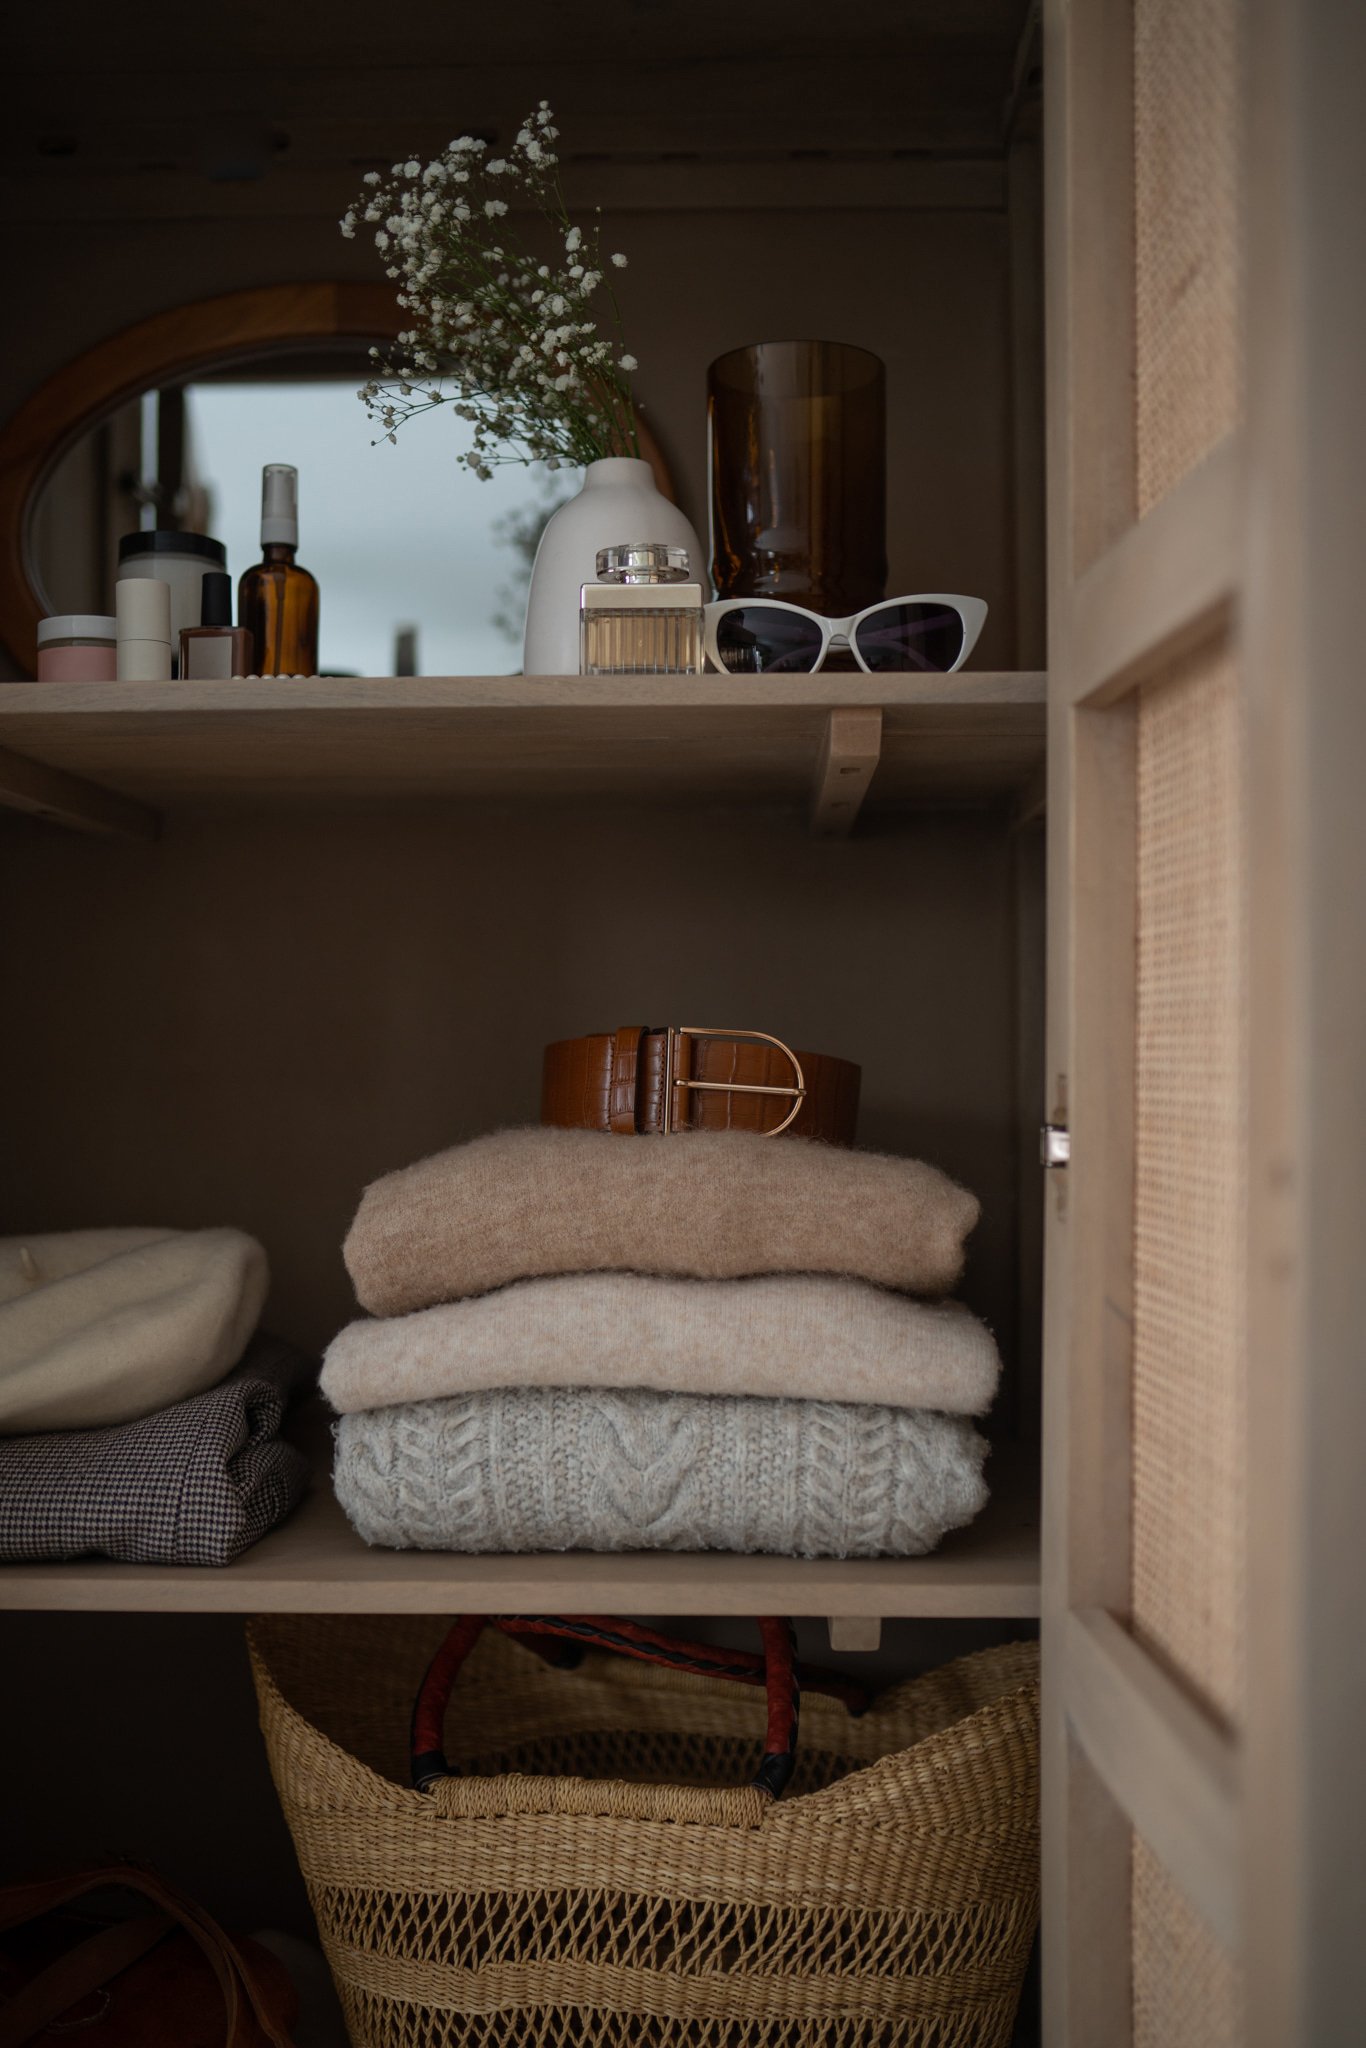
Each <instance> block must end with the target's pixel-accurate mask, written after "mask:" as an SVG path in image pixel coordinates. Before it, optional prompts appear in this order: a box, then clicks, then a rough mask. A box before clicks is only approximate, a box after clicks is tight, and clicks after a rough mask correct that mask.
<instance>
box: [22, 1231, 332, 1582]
mask: <svg viewBox="0 0 1366 2048" xmlns="http://www.w3.org/2000/svg"><path fill="white" fill-rule="evenodd" d="M268 1284H269V1273H268V1269H267V1266H266V1255H265V1253H264V1252H263V1251H262V1249H261V1247H260V1245H259V1244H258V1243H257V1242H256V1240H255V1239H254V1238H251V1237H248V1236H246V1235H245V1234H244V1233H243V1232H242V1231H240V1230H226V1229H224V1230H191V1231H183V1230H182V1231H167V1230H74V1231H64V1232H61V1233H58V1234H54V1235H41V1236H39V1235H34V1236H30V1237H25V1238H0V1558H3V1559H8V1560H11V1561H15V1560H21V1559H22V1560H37V1559H44V1558H71V1557H80V1556H83V1555H86V1554H88V1553H91V1552H94V1553H98V1554H103V1555H106V1556H109V1557H116V1558H121V1559H123V1560H124V1561H126V1562H128V1563H135V1564H229V1563H231V1561H232V1559H233V1558H234V1557H237V1556H238V1555H240V1553H241V1552H242V1551H243V1550H245V1549H246V1548H247V1547H248V1546H249V1545H250V1544H252V1543H254V1542H255V1541H256V1540H257V1538H258V1537H260V1536H263V1535H264V1534H265V1533H266V1531H267V1530H268V1529H270V1528H272V1527H273V1526H274V1525H275V1523H276V1522H278V1521H280V1520H281V1518H282V1517H283V1516H284V1515H286V1514H287V1513H288V1512H289V1510H290V1509H291V1508H292V1507H293V1506H294V1504H295V1502H296V1501H297V1500H298V1499H299V1498H300V1496H301V1495H302V1493H303V1491H304V1487H305V1484H306V1479H307V1467H306V1464H305V1461H304V1459H303V1457H302V1456H301V1454H300V1453H299V1452H298V1451H297V1450H295V1449H294V1447H293V1446H292V1445H290V1444H287V1443H284V1442H283V1441H282V1440H281V1438H280V1435H279V1430H280V1424H281V1422H282V1420H283V1418H284V1413H285V1409H286V1406H287V1404H288V1402H289V1399H290V1397H291V1395H293V1394H295V1393H297V1392H300V1391H302V1389H303V1387H304V1386H305V1385H306V1384H307V1383H308V1382H310V1381H311V1380H312V1378H313V1373H314V1370H315V1368H314V1367H313V1366H312V1365H311V1364H310V1363H309V1361H308V1360H307V1359H305V1358H303V1357H301V1356H300V1355H299V1354H298V1353H297V1352H295V1351H293V1350H292V1349H291V1348H290V1347H289V1346H288V1345H285V1344H282V1343H280V1342H278V1341H277V1340H276V1339H273V1338H269V1337H264V1336H260V1335H253V1332H254V1331H255V1329H256V1323H257V1318H258V1317H259V1315H260V1313H261V1307H262V1304H263V1302H264V1301H265V1297H266V1290H267V1287H268Z"/></svg>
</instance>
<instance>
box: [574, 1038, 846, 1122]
mask: <svg viewBox="0 0 1366 2048" xmlns="http://www.w3.org/2000/svg"><path fill="white" fill-rule="evenodd" d="M859 1071H860V1070H859V1068H858V1067H857V1066H855V1065H854V1063H853V1061H852V1060H841V1059H835V1058H833V1057H832V1056H831V1055H830V1054H829V1053H819V1052H794V1051H793V1050H792V1049H791V1047H789V1046H787V1045H784V1043H783V1041H782V1040H781V1039H780V1038H774V1037H773V1035H772V1034H771V1033H770V1032H767V1031H740V1030H735V1029H733V1028H722V1027H720V1026H714V1025H702V1024H670V1025H666V1026H664V1027H662V1028H655V1027H652V1026H650V1025H647V1024H623V1025H620V1026H619V1027H618V1028H617V1030H615V1031H595V1032H591V1033H590V1034H589V1035H588V1036H587V1037H586V1038H561V1039H558V1040H557V1041H556V1043H555V1044H554V1045H548V1046H547V1047H546V1049H545V1065H544V1069H543V1073H542V1082H541V1122H542V1123H543V1124H559V1125H560V1126H562V1127H563V1128H565V1129H568V1130H581V1131H616V1132H620V1133H623V1134H627V1135H629V1134H631V1133H636V1132H659V1133H663V1134H668V1133H670V1132H673V1131H682V1130H702V1131H758V1132H760V1133H762V1134H763V1135H765V1136H768V1137H774V1138H776V1137H778V1136H780V1135H781V1133H782V1132H784V1131H791V1132H792V1134H793V1136H794V1137H798V1138H822V1139H824V1140H825V1142H826V1143H827V1144H828V1145H852V1144H853V1142H854V1131H855V1127H856V1125H857V1122H858V1093H859Z"/></svg>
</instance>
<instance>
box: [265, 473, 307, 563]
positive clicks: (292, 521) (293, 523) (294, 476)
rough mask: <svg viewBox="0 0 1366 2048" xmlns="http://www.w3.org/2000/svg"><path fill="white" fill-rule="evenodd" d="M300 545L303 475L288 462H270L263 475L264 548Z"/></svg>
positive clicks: (295, 546)
mask: <svg viewBox="0 0 1366 2048" xmlns="http://www.w3.org/2000/svg"><path fill="white" fill-rule="evenodd" d="M272 541H283V542H284V544H285V546H286V547H291V548H297V547H298V545H299V472H298V470H297V469H295V468H294V467H293V465H292V464H291V463H288V462H268V463H267V464H266V466H265V468H264V469H263V470H262V471H261V545H262V547H268V546H269V545H270V544H271V542H272Z"/></svg>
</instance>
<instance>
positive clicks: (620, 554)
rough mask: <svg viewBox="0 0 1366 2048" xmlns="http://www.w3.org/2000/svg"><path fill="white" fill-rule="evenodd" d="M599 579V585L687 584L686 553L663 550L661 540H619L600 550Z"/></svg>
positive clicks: (683, 550)
mask: <svg viewBox="0 0 1366 2048" xmlns="http://www.w3.org/2000/svg"><path fill="white" fill-rule="evenodd" d="M597 561H598V579H599V581H600V582H602V583H686V582H687V580H688V550H687V549H686V548H678V547H666V546H665V544H664V543H663V541H640V540H636V541H620V542H618V543H617V545H616V546H615V547H610V548H599V550H598V557H597Z"/></svg>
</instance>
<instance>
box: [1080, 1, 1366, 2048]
mask: <svg viewBox="0 0 1366 2048" xmlns="http://www.w3.org/2000/svg"><path fill="white" fill-rule="evenodd" d="M1240 19H1241V28H1242V31H1243V40H1244V44H1245V50H1246V80H1245V86H1246V90H1245V96H1244V101H1243V127H1244V138H1245V139H1244V147H1243V159H1244V173H1243V177H1242V181H1241V183H1242V191H1241V207H1242V213H1243V225H1244V233H1245V276H1246V292H1245V302H1244V309H1243V341H1244V354H1245V361H1246V372H1247V385H1246V406H1245V424H1244V425H1243V427H1241V428H1240V429H1239V430H1238V432H1237V433H1235V434H1234V435H1231V436H1230V437H1229V438H1228V439H1227V440H1225V441H1224V442H1223V443H1222V444H1220V446H1219V447H1218V448H1216V449H1215V450H1214V451H1213V452H1212V453H1211V455H1210V456H1209V457H1208V458H1207V459H1206V460H1205V462H1203V463H1202V464H1201V465H1200V467H1199V468H1198V469H1196V470H1195V471H1193V472H1192V473H1191V474H1190V475H1189V476H1188V477H1187V478H1186V479H1185V480H1184V481H1183V482H1182V483H1181V484H1179V485H1178V486H1177V487H1176V489H1174V490H1173V491H1172V492H1171V493H1170V495H1169V496H1168V497H1167V498H1165V499H1164V500H1163V501H1162V503H1161V504H1160V505H1159V506H1157V507H1156V508H1155V509H1154V510H1153V511H1151V512H1150V513H1149V514H1148V515H1147V516H1146V517H1145V518H1144V519H1143V520H1142V521H1141V522H1138V523H1135V510H1136V492H1135V489H1134V452H1133V409H1132V374H1133V361H1134V354H1133V317H1134V316H1133V289H1132V277H1133V251H1132V247H1131V246H1129V247H1126V246H1125V240H1126V238H1125V223H1126V222H1132V219H1133V190H1132V178H1133V156H1132V72H1131V64H1132V56H1131V52H1132V19H1131V10H1130V7H1129V6H1128V5H1126V4H1124V0H1048V5H1047V8H1046V14H1045V81H1046V110H1047V125H1046V148H1045V192H1046V210H1047V228H1046V235H1047V250H1048V264H1047V268H1048V286H1047V289H1048V402H1049V427H1048V436H1049V444H1048V445H1049V546H1050V603H1049V638H1050V650H1049V653H1050V692H1051V703H1050V731H1049V740H1050V797H1049V817H1050V881H1049V896H1050V955H1051V957H1050V967H1049V1016H1050V1022H1049V1046H1048V1069H1047V1072H1048V1087H1049V1091H1050V1101H1052V1100H1053V1097H1054V1095H1055V1093H1056V1088H1057V1078H1056V1077H1058V1076H1060V1075H1066V1076H1068V1082H1067V1093H1068V1096H1069V1097H1070V1100H1069V1101H1068V1102H1067V1103H1066V1105H1065V1106H1066V1110H1067V1112H1068V1114H1067V1121H1069V1122H1070V1125H1071V1132H1072V1164H1071V1166H1070V1167H1069V1168H1068V1170H1067V1175H1066V1181H1067V1186H1066V1189H1065V1202H1064V1200H1063V1199H1062V1196H1061V1194H1060V1193H1059V1192H1055V1193H1054V1195H1053V1197H1052V1198H1051V1199H1050V1201H1049V1205H1048V1208H1049V1214H1048V1221H1047V1238H1048V1244H1047V1256H1048V1266H1047V1288H1046V1303H1045V1333H1046V1335H1045V1348H1046V1363H1045V1391H1044V1403H1045V1451H1044V1459H1045V1480H1044V1485H1045V1492H1044V1499H1045V1516H1044V1619H1043V1644H1044V1731H1043V1733H1044V1740H1043V1770H1044V1840H1045V1862H1044V1938H1045V1970H1044V2001H1045V2031H1044V2038H1045V2039H1046V2040H1047V2042H1048V2043H1049V2048H1094V2044H1095V2043H1097V2042H1100V2041H1104V2042H1105V2043H1106V2048H1121V2044H1122V2043H1123V2041H1124V2040H1125V2039H1127V2038H1128V2028H1129V2024H1130V2013H1131V1988H1130V1981H1129V1979H1130V1969H1131V1965H1130V1928H1129V1918H1130V1916H1129V1907H1128V1888H1129V1864H1130V1843H1131V1840H1132V1830H1133V1829H1135V1828H1136V1829H1137V1830H1138V1831H1139V1833H1140V1834H1142V1835H1143V1836H1144V1837H1145V1838H1146V1839H1147V1840H1148V1842H1149V1843H1150V1844H1151V1846H1152V1847H1153V1849H1154V1850H1155V1852H1156V1853H1157V1855H1158V1856H1159V1858H1160V1860H1161V1861H1162V1863H1163V1864H1164V1865H1165V1867H1166V1868H1167V1870H1168V1871H1169V1872H1170V1873H1171V1875H1172V1876H1173V1878H1174V1879H1175V1881H1176V1883H1177V1885H1178V1887H1179V1889H1180V1890H1181V1891H1182V1892H1183V1893H1184V1895H1185V1896H1186V1898H1187V1899H1188V1900H1189V1901H1190V1902H1191V1903H1192V1904H1193V1905H1194V1906H1195V1907H1196V1908H1197V1909H1198V1911H1199V1912H1200V1913H1201V1915H1202V1916H1203V1917H1204V1919H1205V1920H1206V1921H1207V1923H1208V1924H1209V1925H1210V1926H1211V1928H1212V1929H1213V1931H1214V1932H1215V1933H1216V1935H1218V1936H1219V1938H1220V1940H1221V1941H1222V1943H1223V1945H1224V1946H1225V1947H1226V1948H1227V1949H1229V1950H1230V1952H1232V1953H1233V1954H1234V1955H1235V1956H1236V1957H1237V1959H1238V1961H1239V1965H1240V1968H1241V1974H1242V1981H1243V1995H1244V2006H1245V2012H1246V2021H1245V2037H1246V2043H1247V2048H1309V2044H1311V2043H1312V2044H1313V2048H1320V2044H1322V2048H1336V2044H1337V2043H1338V2042H1339V2041H1342V2042H1345V2041H1347V2040H1349V2039H1354V2038H1356V2034H1357V2032H1358V2031H1359V2028H1360V2023H1361V2022H1360V2016H1361V2013H1362V2011H1363V2010H1366V1942H1363V1940H1362V1935H1361V1923H1362V1909H1363V1906H1366V1742H1364V1740H1363V1730H1364V1728H1366V1630H1364V1629H1363V1627H1362V1623H1361V1614H1360V1608H1361V1601H1360V1592H1359V1580H1360V1577H1361V1574H1362V1569H1363V1566H1362V1559H1363V1558H1364V1557H1366V1488H1363V1486H1362V1481H1361V1460H1362V1453H1363V1449H1364V1448H1366V1360H1364V1356H1363V1354H1366V1335H1364V1334H1363V1333H1366V1249H1363V1246H1362V1232H1363V1218H1364V1217H1366V788H1363V784H1366V676H1364V675H1363V672H1362V670H1363V664H1362V660H1361V654H1360V646H1361V638H1362V634H1361V627H1360V623H1359V617H1358V614H1359V610H1360V606H1361V603H1362V583H1363V562H1362V541H1363V534H1364V533H1366V405H1363V403H1362V400H1361V398H1360V395H1359V394H1360V384H1361V374H1362V373H1361V365H1362V363H1363V362H1366V264H1363V262H1362V260H1361V252H1360V247H1359V240H1360V238H1359V234H1354V232H1353V225H1352V224H1353V223H1354V222H1355V220H1356V219H1357V218H1358V215H1359V198H1360V194H1361V192H1362V191H1363V190H1366V124H1363V123H1362V121H1361V118H1360V112H1359V105H1360V97H1361V93H1362V88H1363V84H1366V10H1363V9H1362V8H1360V7H1349V6H1347V5H1345V4H1342V0H1244V5H1243V7H1242V12H1241V17H1240ZM1354 249H1355V260H1353V250H1354ZM1230 630H1231V631H1232V632H1233V633H1234V634H1235V636H1236V641H1237V646H1238V654H1239V672H1240V685H1241V692H1242V700H1243V706H1244V718H1245V736H1246V745H1247V756H1246V758H1247V774H1248V798H1249V816H1250V833H1249V852H1248V884H1249V965H1248V972H1249V987H1250V1015H1251V1028H1250V1043H1249V1082H1248V1085H1249V1098H1250V1102H1249V1113H1250V1132H1249V1186H1248V1207H1249V1215H1248V1247H1249V1264H1248V1275H1249V1277H1248V1293H1249V1301H1248V1310H1249V1313H1248V1327H1249V1341H1248V1357H1247V1374H1248V1396H1247V1398H1248V1450H1247V1457H1248V1465H1247V1498H1248V1501H1249V1505H1250V1513H1249V1517H1248V1521H1249V1528H1248V1538H1247V1582H1248V1586H1249V1599H1248V1602H1247V1619H1246V1663H1247V1698H1246V1706H1245V1712H1244V1715H1243V1716H1242V1725H1241V1727H1240V1729H1239V1731H1238V1734H1237V1737H1236V1739H1235V1738H1233V1737H1230V1736H1229V1735H1228V1734H1226V1733H1224V1732H1223V1731H1221V1730H1220V1729H1218V1728H1216V1727H1215V1726H1214V1724H1212V1723H1211V1722H1210V1721H1209V1720H1208V1719H1207V1717H1206V1716H1205V1715H1204V1714H1203V1712H1202V1711H1201V1710H1200V1709H1199V1707H1198V1706H1197V1705H1196V1704H1195V1703H1194V1701H1193V1700H1192V1698H1191V1697H1190V1696H1189V1695H1188V1694H1187V1692H1186V1691H1185V1689H1184V1688H1183V1687H1182V1686H1181V1685H1180V1684H1179V1683H1178V1682H1177V1681H1175V1680H1174V1679H1173V1678H1172V1677H1171V1676H1170V1674H1169V1673H1168V1672H1167V1671H1165V1670H1164V1669H1163V1668H1162V1667H1161V1666H1160V1665H1159V1664H1158V1663H1157V1662H1156V1661H1155V1660H1154V1659H1152V1658H1151V1657H1149V1656H1148V1655H1147V1654H1146V1653H1145V1652H1144V1651H1143V1650H1142V1649H1141V1648H1140V1647H1139V1645H1138V1644H1136V1643H1135V1642H1134V1640H1133V1638H1132V1637H1131V1636H1130V1635H1129V1634H1128V1632H1127V1630H1126V1628H1125V1627H1124V1619H1125V1616H1126V1615H1127V1613H1128V1608H1129V1584H1128V1574H1129V1528H1130V1476H1129V1464H1128V1452H1129V1442H1128V1438H1129V1401H1130V1371H1129V1349H1130V1343H1129V1337H1128V1333H1127V1329H1126V1317H1127V1313H1128V1310H1129V1308H1130V1306H1131V1291H1130V1289H1131V1264H1132V1250H1131V1236H1132V1179H1133V1172H1132V1169H1133V1145H1132V1099H1133V1039H1132V1022H1133V1007H1134V1005H1133V995H1134V947H1133V937H1134V934H1133V928H1132V923H1131V922H1130V920H1129V918H1128V916H1126V915H1125V913H1124V911H1123V905H1124V903H1125V901H1126V900H1127V901H1128V903H1129V904H1130V905H1131V904H1132V900H1133V899H1132V886H1131V884H1132V876H1131V873H1130V866H1131V860H1132V844H1133V837H1132V829H1131V812H1130V810H1129V809H1128V806H1129V805H1130V804H1131V800H1132V789H1133V762H1132V728H1133V716H1132V707H1133V702H1134V699H1133V691H1134V690H1135V688H1136V686H1137V685H1138V684H1140V683H1141V682H1143V681H1145V680H1147V679H1148V678H1150V677H1152V676H1153V675H1154V674H1156V673H1157V672H1158V671H1159V670H1160V669H1161V668H1162V667H1164V666H1165V665H1166V664H1167V663H1168V662H1169V661H1170V660H1172V659H1173V658H1174V657H1177V656H1179V655H1182V654H1185V653H1188V652H1190V651H1191V650H1192V649H1193V648H1195V647H1197V646H1199V645H1200V644H1201V643H1202V642H1205V641H1207V640H1210V639H1213V638H1216V637H1220V636H1224V635H1227V634H1228V633H1229V632H1230ZM1079 762H1080V763H1082V764H1083V765H1084V766H1085V769H1086V773H1085V775H1084V776H1083V777H1082V788H1081V790H1080V791H1078V790H1077V789H1075V788H1074V786H1073V769H1074V767H1075V766H1076V764H1078V763H1079ZM1098 878H1102V879H1098ZM1079 962H1080V963H1082V966H1081V969H1080V971H1081V972H1084V974H1085V978H1086V1000H1085V1002H1084V1003H1082V1004H1078V1003H1077V1001H1076V981H1077V975H1078V971H1079V969H1078V963H1079Z"/></svg>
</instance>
